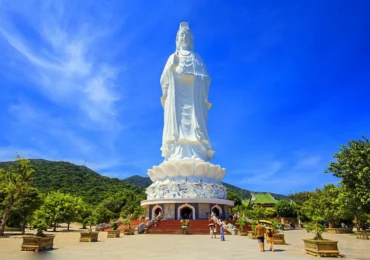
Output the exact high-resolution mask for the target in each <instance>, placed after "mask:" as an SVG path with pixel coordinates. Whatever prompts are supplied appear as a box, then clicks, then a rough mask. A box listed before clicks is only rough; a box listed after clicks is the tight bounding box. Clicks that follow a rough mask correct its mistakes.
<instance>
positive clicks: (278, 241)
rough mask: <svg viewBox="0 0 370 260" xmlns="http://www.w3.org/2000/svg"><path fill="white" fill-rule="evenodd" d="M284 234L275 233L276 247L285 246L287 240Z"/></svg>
mask: <svg viewBox="0 0 370 260" xmlns="http://www.w3.org/2000/svg"><path fill="white" fill-rule="evenodd" d="M284 235H285V234H283V233H275V234H274V244H275V245H285V244H286V243H285V238H284Z"/></svg>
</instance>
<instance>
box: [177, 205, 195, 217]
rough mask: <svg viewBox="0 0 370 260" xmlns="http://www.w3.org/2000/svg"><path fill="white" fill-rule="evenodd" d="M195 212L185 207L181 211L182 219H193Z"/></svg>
mask: <svg viewBox="0 0 370 260" xmlns="http://www.w3.org/2000/svg"><path fill="white" fill-rule="evenodd" d="M192 215H193V211H192V209H191V208H189V207H183V208H182V209H181V210H180V216H181V219H192Z"/></svg>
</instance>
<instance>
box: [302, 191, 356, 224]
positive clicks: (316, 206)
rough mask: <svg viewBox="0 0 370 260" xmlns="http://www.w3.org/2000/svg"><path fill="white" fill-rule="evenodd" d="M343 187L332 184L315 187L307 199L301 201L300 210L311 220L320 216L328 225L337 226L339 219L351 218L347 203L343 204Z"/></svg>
mask: <svg viewBox="0 0 370 260" xmlns="http://www.w3.org/2000/svg"><path fill="white" fill-rule="evenodd" d="M343 195H344V194H343V188H342V187H337V186H335V185H333V184H328V185H325V186H324V188H323V189H322V190H319V189H317V190H316V192H315V193H313V195H312V196H311V198H310V199H309V200H307V201H306V202H304V203H303V205H302V211H303V212H304V214H305V215H306V216H308V217H309V218H310V219H311V220H314V219H315V218H316V219H317V217H321V218H322V219H323V220H326V221H328V223H329V226H330V227H339V226H340V223H341V220H348V219H351V218H352V213H351V212H350V211H349V208H348V205H345V204H343V202H344V201H343Z"/></svg>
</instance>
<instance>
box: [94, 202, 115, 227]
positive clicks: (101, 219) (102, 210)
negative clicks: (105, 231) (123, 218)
mask: <svg viewBox="0 0 370 260" xmlns="http://www.w3.org/2000/svg"><path fill="white" fill-rule="evenodd" d="M113 216H114V213H113V212H112V211H110V210H109V209H107V208H106V207H104V205H102V204H100V205H98V206H97V207H96V208H95V209H94V212H93V219H94V220H95V221H96V222H97V223H108V222H109V221H110V220H111V219H112V218H113Z"/></svg>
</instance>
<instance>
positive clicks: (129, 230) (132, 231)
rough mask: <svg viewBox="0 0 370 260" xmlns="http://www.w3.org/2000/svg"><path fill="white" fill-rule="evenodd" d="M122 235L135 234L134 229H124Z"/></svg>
mask: <svg viewBox="0 0 370 260" xmlns="http://www.w3.org/2000/svg"><path fill="white" fill-rule="evenodd" d="M123 234H124V235H134V234H135V229H124V230H123Z"/></svg>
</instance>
